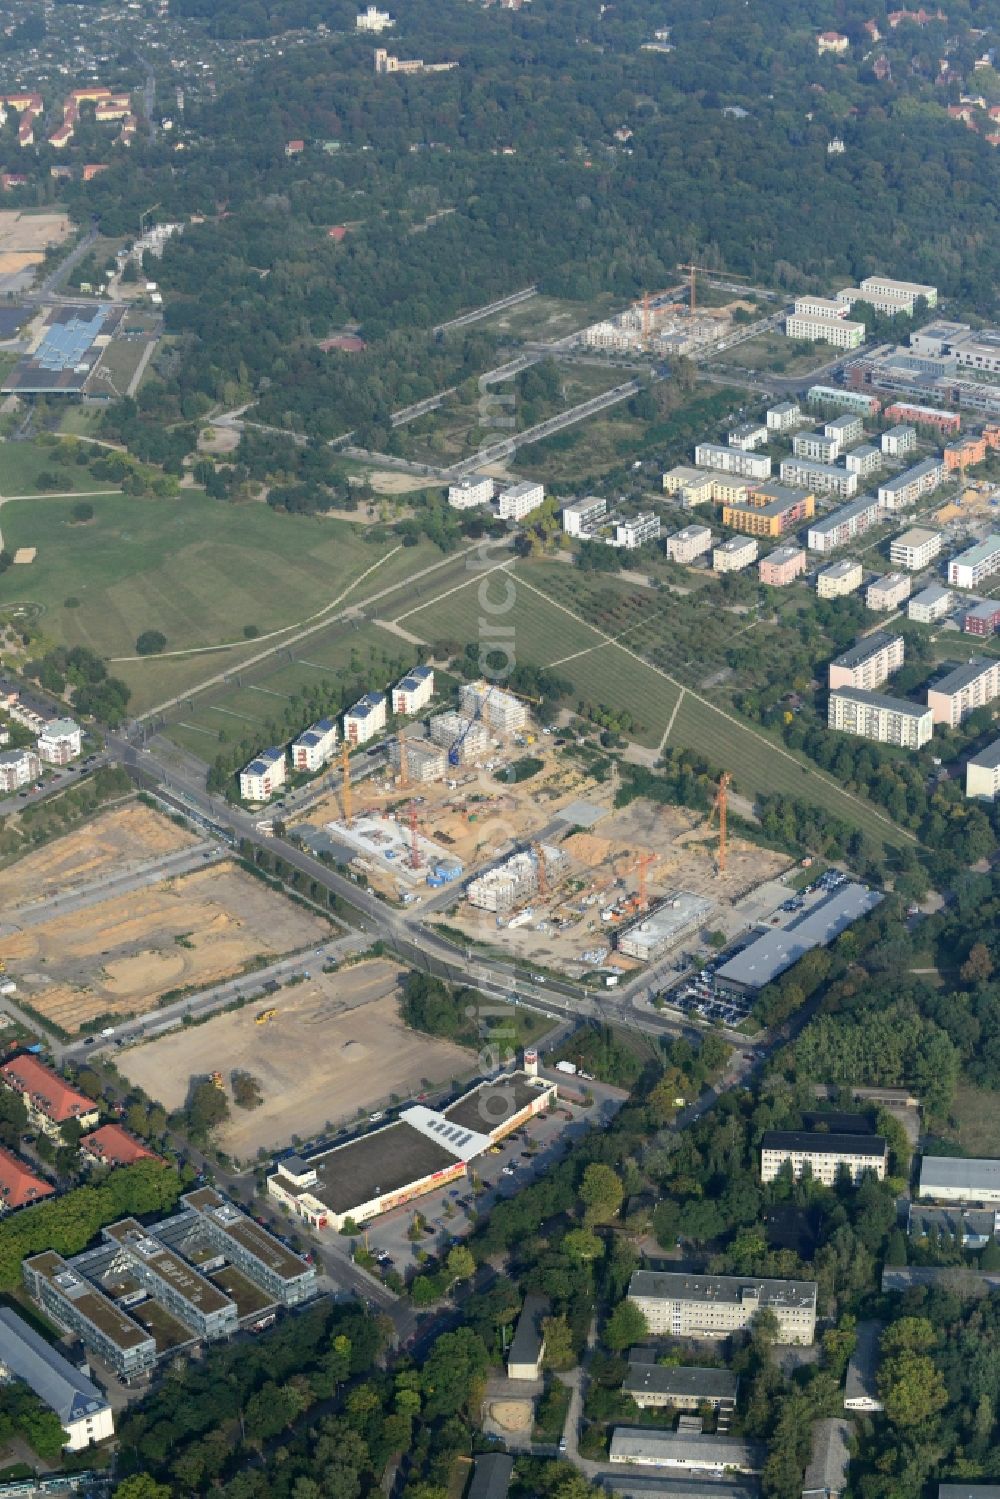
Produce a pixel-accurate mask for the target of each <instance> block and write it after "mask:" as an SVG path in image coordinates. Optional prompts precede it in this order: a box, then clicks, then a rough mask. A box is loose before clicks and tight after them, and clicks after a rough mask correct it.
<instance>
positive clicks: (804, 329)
mask: <svg viewBox="0 0 1000 1499" xmlns="http://www.w3.org/2000/svg"><path fill="white" fill-rule="evenodd" d="M865 331H866V330H865V325H864V323H854V322H850V321H849V320H848V319H847V318H846V317H814V316H808V315H806V314H804V313H799V312H792V313H789V315H788V317H787V318H786V319H785V332H786V333H787V335H788V337H789V338H806V339H809V340H811V341H812V342H814V343H824V344H832V345H833V347H834V348H835V349H859V348H860V347H861V345H862V344H863V343H864V341H865Z"/></svg>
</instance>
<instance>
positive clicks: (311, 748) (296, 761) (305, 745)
mask: <svg viewBox="0 0 1000 1499" xmlns="http://www.w3.org/2000/svg"><path fill="white" fill-rule="evenodd" d="M336 748H337V720H336V719H335V718H320V719H318V720H317V721H316V723H314V724H311V725H310V727H309V728H308V729H306V730H305V732H304V733H302V734H300V735H299V737H298V739H296V740H294V741H293V743H292V769H293V770H295V771H307V772H308V773H309V774H315V772H316V771H317V770H322V769H323V766H324V765H329V763H330V761H331V760H332V759H333V754H334V750H335V749H336Z"/></svg>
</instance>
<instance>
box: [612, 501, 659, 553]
mask: <svg viewBox="0 0 1000 1499" xmlns="http://www.w3.org/2000/svg"><path fill="white" fill-rule="evenodd" d="M659 537H660V517H659V516H658V515H654V514H653V512H652V511H651V510H645V511H643V513H642V514H641V515H634V516H633V517H632V519H631V520H625V521H619V522H618V524H617V525H616V526H615V546H616V547H624V548H625V550H626V551H629V552H634V551H636V550H637V548H639V547H641V546H645V544H646V542H647V541H658V540H659Z"/></svg>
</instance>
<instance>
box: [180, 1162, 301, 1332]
mask: <svg viewBox="0 0 1000 1499" xmlns="http://www.w3.org/2000/svg"><path fill="white" fill-rule="evenodd" d="M181 1202H182V1203H183V1204H184V1206H185V1207H186V1208H188V1209H189V1210H190V1211H191V1212H192V1213H196V1214H197V1215H198V1223H199V1227H200V1228H201V1229H202V1230H203V1231H204V1233H205V1236H206V1238H207V1239H208V1240H209V1241H210V1242H211V1243H212V1244H213V1245H214V1246H215V1248H217V1249H218V1250H219V1252H220V1254H223V1255H225V1257H226V1259H227V1260H228V1261H229V1263H230V1264H231V1265H235V1266H236V1268H237V1270H242V1271H243V1272H244V1273H245V1274H246V1275H248V1276H249V1277H250V1279H251V1280H253V1281H255V1282H256V1283H257V1285H259V1286H262V1287H263V1288H264V1290H265V1291H267V1293H268V1295H269V1296H272V1297H273V1298H274V1300H275V1301H277V1302H280V1303H281V1305H282V1306H298V1305H299V1303H300V1302H302V1301H308V1300H310V1299H311V1297H313V1296H315V1295H316V1266H315V1265H310V1264H308V1263H307V1262H306V1261H305V1260H304V1259H302V1258H301V1256H300V1255H297V1254H293V1253H292V1251H291V1250H290V1249H286V1248H285V1246H284V1244H282V1243H281V1241H280V1239H276V1238H275V1236H274V1234H271V1233H268V1231H267V1229H266V1228H263V1227H262V1226H261V1225H260V1224H259V1223H255V1222H254V1220H253V1219H252V1218H250V1217H248V1216H247V1214H246V1213H244V1212H242V1211H241V1210H240V1209H239V1208H238V1207H236V1206H235V1205H234V1204H233V1203H231V1202H230V1201H229V1200H228V1198H225V1197H223V1196H221V1194H220V1193H218V1192H217V1191H216V1190H215V1188H214V1187H200V1188H199V1189H198V1190H197V1191H195V1192H188V1193H186V1194H185V1195H184V1196H183V1197H182V1198H181Z"/></svg>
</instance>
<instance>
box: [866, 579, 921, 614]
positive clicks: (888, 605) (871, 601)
mask: <svg viewBox="0 0 1000 1499" xmlns="http://www.w3.org/2000/svg"><path fill="white" fill-rule="evenodd" d="M910 587H911V583H910V579H909V578H908V577H907V576H906V574H905V573H886V574H885V576H884V577H882V578H876V579H875V580H874V581H873V582H871V583H869V585H868V587H867V589H866V591H865V605H866V607H867V608H869V609H875V610H878V611H879V612H880V613H882V614H887V613H889V612H890V611H891V610H893V609H898V608H899V606H900V604H902V603H903V602H904V601H905V600H906V599H908V598H909V597H910Z"/></svg>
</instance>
